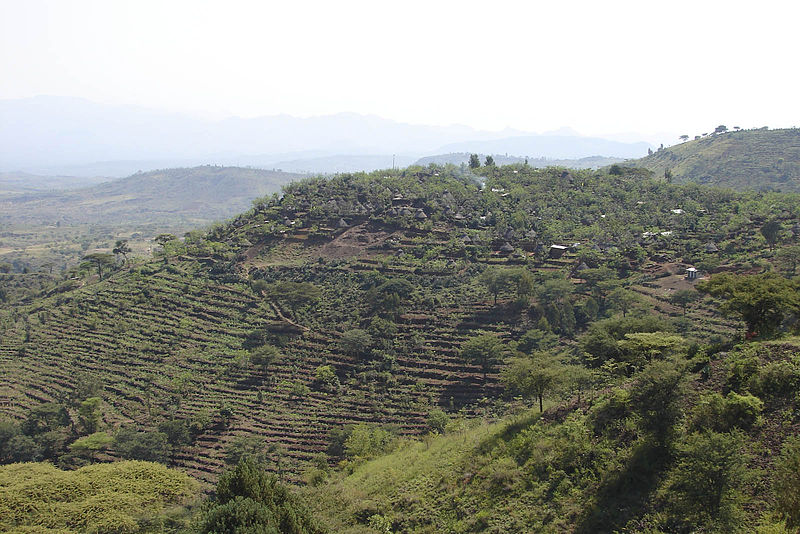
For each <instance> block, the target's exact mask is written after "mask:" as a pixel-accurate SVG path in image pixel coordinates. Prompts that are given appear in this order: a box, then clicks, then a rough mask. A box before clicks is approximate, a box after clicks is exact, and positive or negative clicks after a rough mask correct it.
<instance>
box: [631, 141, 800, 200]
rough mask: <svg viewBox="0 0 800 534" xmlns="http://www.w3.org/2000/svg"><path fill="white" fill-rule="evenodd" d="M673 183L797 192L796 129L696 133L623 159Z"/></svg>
mask: <svg viewBox="0 0 800 534" xmlns="http://www.w3.org/2000/svg"><path fill="white" fill-rule="evenodd" d="M625 165H626V166H631V167H641V168H645V169H649V170H651V171H653V172H654V173H656V175H658V176H664V174H665V172H666V171H669V172H670V173H671V174H672V179H673V180H674V181H675V182H681V183H683V182H697V183H701V184H708V185H716V186H720V187H730V188H733V189H738V190H745V189H755V190H774V191H795V192H797V191H800V129H798V128H787V129H778V130H769V129H767V128H760V129H756V130H740V131H731V132H723V133H717V134H712V135H707V136H703V137H699V138H697V139H695V140H693V141H687V142H685V143H681V144H678V145H674V146H671V147H668V148H664V149H661V150H658V151H656V152H654V153H653V154H652V155H649V156H647V157H644V158H641V159H636V160H631V161H627V162H625Z"/></svg>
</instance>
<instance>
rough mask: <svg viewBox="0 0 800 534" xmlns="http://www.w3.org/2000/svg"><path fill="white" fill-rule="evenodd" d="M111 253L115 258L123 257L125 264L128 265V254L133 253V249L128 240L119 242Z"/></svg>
mask: <svg viewBox="0 0 800 534" xmlns="http://www.w3.org/2000/svg"><path fill="white" fill-rule="evenodd" d="M111 252H112V253H114V255H115V256H122V261H123V263H128V254H130V253H131V247H130V246H128V240H127V239H119V240H117V242H116V244H114V248H113V249H112V250H111Z"/></svg>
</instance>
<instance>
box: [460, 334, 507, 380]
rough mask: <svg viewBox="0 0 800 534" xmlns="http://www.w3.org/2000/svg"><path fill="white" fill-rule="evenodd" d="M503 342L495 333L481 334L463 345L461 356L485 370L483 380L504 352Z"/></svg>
mask: <svg viewBox="0 0 800 534" xmlns="http://www.w3.org/2000/svg"><path fill="white" fill-rule="evenodd" d="M503 350H504V347H503V342H502V341H500V339H499V338H498V337H497V336H495V335H493V334H479V335H477V336H475V337H472V338H470V339H468V340H467V341H465V342H464V344H463V345H462V346H461V358H462V359H463V360H464V361H466V362H467V363H471V364H474V365H478V366H480V368H481V371H483V381H484V382H485V381H486V375H487V374H488V373H489V371H491V370H492V369H493V368H494V366H495V364H496V363H497V362H498V361H499V360H500V357H501V356H502V354H503Z"/></svg>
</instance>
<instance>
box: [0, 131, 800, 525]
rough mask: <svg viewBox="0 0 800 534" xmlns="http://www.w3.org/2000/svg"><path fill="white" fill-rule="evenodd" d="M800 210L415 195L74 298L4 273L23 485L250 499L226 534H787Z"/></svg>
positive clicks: (71, 280) (334, 193) (88, 270)
mask: <svg viewBox="0 0 800 534" xmlns="http://www.w3.org/2000/svg"><path fill="white" fill-rule="evenodd" d="M720 135H729V134H720ZM612 171H613V172H612ZM475 173H480V176H477V175H476V174H475ZM798 206H800V202H798V197H797V196H796V195H793V194H783V193H774V192H773V193H755V192H745V193H736V192H732V191H729V190H722V189H714V188H707V187H701V186H699V185H697V184H688V185H675V184H670V183H666V182H664V181H660V180H659V181H655V180H651V179H649V178H648V173H647V172H644V171H639V170H635V169H630V168H628V167H625V166H621V165H620V166H617V167H616V168H614V169H610V170H609V172H605V171H600V172H594V171H569V170H566V169H545V170H536V169H533V168H532V167H530V166H528V165H522V164H520V165H513V166H498V165H483V166H479V167H476V169H474V170H469V168H468V167H467V166H464V167H463V168H461V167H454V166H443V167H441V166H430V167H424V168H423V167H413V168H409V169H403V170H387V171H381V172H377V173H372V174H346V175H340V176H336V177H333V178H330V179H321V178H309V179H306V180H302V181H300V182H296V183H293V184H291V185H288V186H287V187H286V188H285V189H284V194H283V196H281V197H279V196H277V195H273V196H269V197H264V198H261V199H259V200H257V201H256V202H255V203H254V204H253V206H252V208H251V209H250V210H249V211H247V212H246V213H243V214H241V215H239V216H237V217H235V218H233V219H231V220H229V221H227V222H225V223H223V224H219V225H216V226H214V227H212V228H210V229H209V230H208V231H206V232H201V231H192V232H188V233H186V234H185V235H184V236H183V238H182V239H181V238H176V237H175V236H174V235H171V234H159V235H157V236H156V237H155V239H154V240H153V241H152V246H153V251H152V257H151V258H147V259H141V258H140V259H138V260H137V259H136V258H135V255H133V254H131V253H129V252H128V251H127V248H126V247H127V246H128V244H127V243H124V242H123V241H124V238H120V239H118V241H119V242H118V243H117V242H113V243H114V244H113V247H109V251H110V252H111V253H112V254H115V255H116V257H114V256H112V255H111V254H109V255H108V257H106V256H99V257H98V256H94V254H101V255H102V254H106V252H96V253H95V252H91V251H88V250H87V251H86V253H85V254H82V257H83V256H85V257H87V258H88V259H87V261H86V262H85V263H84V264H82V265H81V264H79V265H78V266H76V267H75V268H74V269H71V270H70V271H69V273H68V277H67V278H63V279H59V278H58V277H57V276H56V275H53V276H52V277H50V278H49V280H47V281H43V282H42V283H41V284H38V285H37V284H35V283H33V282H31V283H30V285H27V286H26V284H27V283H28V282H26V281H25V280H28V278H24V276H27V275H23V273H13V274H12V273H11V272H8V273H0V276H3V275H11V276H13V277H14V278H13V280H17V281H18V282H19V284H18V285H17V286H15V285H13V284H11V283H9V284H8V285H7V286H4V287H7V288H8V290H7V291H8V293H7V294H8V295H10V298H8V300H9V305H8V306H5V307H3V308H2V309H0V362H2V366H3V370H4V372H3V373H2V374H0V413H2V415H3V417H4V421H3V422H0V459H2V461H3V462H4V463H10V462H19V461H39V460H47V461H50V462H53V464H55V465H58V466H59V467H63V468H70V469H76V468H80V467H81V466H86V465H88V464H94V465H105V464H104V462H110V461H115V460H119V459H134V460H149V461H156V462H161V463H164V464H166V465H169V466H173V467H179V468H181V469H183V470H185V472H187V473H188V474H189V475H191V476H192V477H194V478H196V479H198V480H200V481H201V482H204V483H207V484H209V485H211V484H216V483H217V482H219V483H220V484H222V481H227V482H225V484H229V483H231V484H232V482H231V481H233V480H239V481H240V482H241V483H240V482H236V484H237V488H239V489H236V490H235V491H234V490H231V491H227V490H225V491H227V493H225V491H223V489H222V488H223V486H219V487H218V490H217V499H216V500H214V499H213V498H212V499H210V500H209V501H208V503H207V504H206V505H204V507H203V509H202V510H200V511H197V512H196V513H194V519H195V521H196V522H195V524H194V525H193V526H192V527H191V528H193V529H195V530H198V529H200V530H202V531H204V532H219V531H233V530H236V529H240V528H241V529H242V530H241V531H242V532H244V531H248V532H274V531H277V532H281V531H291V532H294V531H298V532H302V531H313V529H316V528H317V527H316V526H313V525H316V524H317V523H316V520H318V521H319V523H320V524H323V525H324V526H326V528H327V529H328V530H329V531H332V532H374V531H379V532H478V531H487V532H530V531H545V532H547V531H574V532H613V531H650V532H654V533H655V532H674V531H685V532H690V531H725V532H732V531H737V530H740V531H753V530H755V529H756V528H758V527H759V526H760V527H763V528H773V529H779V528H782V527H780V526H779V525H780V524H781V523H783V522H785V521H789V522H791V521H794V519H791V518H792V517H796V514H795V512H796V511H793V508H792V506H793V504H792V502H791V501H785V500H780V499H777V498H776V497H775V493H774V491H775V488H776V487H777V486H779V485H780V484H787V485H790V484H793V481H792V478H791V476H790V474H788V470H789V469H790V467H785V466H790V465H791V462H792V461H793V460H792V459H791V458H792V454H793V453H792V450H793V448H792V445H791V441H789V440H788V438H789V436H791V435H792V434H793V433H794V432H795V430H796V428H798V426H800V419H798V415H797V414H798V413H800V411H798V410H797V409H796V406H795V404H796V402H797V394H798V391H799V390H798V388H800V357H798V356H797V354H798V352H800V351H798V348H797V340H796V338H792V337H791V336H792V335H793V334H796V333H797V332H798V322H797V319H796V318H797V314H798V301H797V298H798V297H797V295H798V285H797V280H796V278H795V274H794V273H793V271H795V269H794V267H795V265H793V264H792V257H793V250H794V248H796V247H798V246H799V244H798V239H800V235H798V234H799V233H798V232H794V231H793V230H792V229H793V228H794V224H795V222H796V220H797V219H798V217H799V216H800V208H799V207H798ZM772 221H775V223H776V224H772ZM765 228H766V229H767V231H766V232H765V231H764V229H765ZM772 230H774V232H773V231H772ZM773 249H774V250H773ZM128 256H130V257H128ZM96 258H97V259H99V258H105V259H104V260H102V263H98V262H97V261H95V259H96ZM106 259H107V260H110V261H108V262H107V263H106V261H105V260H106ZM690 267H695V268H696V270H688V268H690ZM7 270H9V271H13V267H12V268H11V269H7ZM698 271H699V273H700V274H699V278H700V279H701V280H696V279H695V276H694V274H695V273H697V272H698ZM30 274H31V273H28V275H30ZM9 280H12V278H11V277H9ZM15 283H16V282H15ZM698 289H700V290H701V291H698ZM786 451H788V452H786ZM780 466H784V467H780ZM225 469H233V470H232V471H228V472H227V473H228V474H225V475H222V473H223V472H225ZM693 472H698V473H704V474H705V475H706V477H705V478H704V479H703V480H704V483H703V484H700V483H699V482H697V481H695V480H694V479H693V477H692V475H691V473H693ZM779 473H782V474H781V475H780V477H778V474H779ZM773 476H775V477H776V478H775V483H774V484H773V482H772V480H773V479H772V477H773ZM220 477H222V478H220ZM779 479H780V482H778V480H779ZM303 482H306V483H307V486H306V487H304V488H302V489H300V490H296V489H290V487H289V486H290V485H294V484H302V483H303ZM705 482H708V483H707V484H706V483H705ZM284 484H286V485H287V486H286V487H284ZM245 486H246V487H248V488H251V489H246V488H245V489H241V488H244V487H245ZM786 487H789V486H786ZM252 488H261V489H252ZM262 490H263V491H262ZM223 495H224V496H223ZM302 501H305V502H308V503H311V504H312V506H313V508H314V512H315V517H316V520H313V521H312V520H311V519H310V516H309V515H307V514H306V512H305V511H303V510H304V506H303V505H301V502H302ZM184 512H185V511H182V512H181V513H184ZM185 513H189V512H185ZM792 514H795V515H794V516H793V515H792ZM286 517H296V518H297V521H299V522H295V523H292V521H289V520H286V521H289V523H292V524H293V525H294V526H291V525H289V526H287V525H288V523H286V522H285V521H284V518H286ZM307 520H308V521H307ZM312 523H313V524H312ZM792 524H794V523H792ZM201 525H203V526H202V527H201ZM246 525H249V526H246ZM295 527H297V529H299V530H297V529H295ZM248 528H249V529H250V530H246V529H248ZM285 528H289V530H282V529H285ZM292 529H295V530H292Z"/></svg>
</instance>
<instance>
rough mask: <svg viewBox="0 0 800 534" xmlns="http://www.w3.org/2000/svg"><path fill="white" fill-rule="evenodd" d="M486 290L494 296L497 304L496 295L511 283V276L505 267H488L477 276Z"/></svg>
mask: <svg viewBox="0 0 800 534" xmlns="http://www.w3.org/2000/svg"><path fill="white" fill-rule="evenodd" d="M479 280H480V282H481V284H483V285H484V286H485V287H486V289H487V291H489V293H491V294H492V296H494V303H495V305H497V296H498V295H499V294H500V292H502V291H503V290H504V289H506V288H507V287H508V286H509V285H510V283H511V277H510V276H509V272H508V270H507V269H502V268H500V267H489V268H487V269H486V270H485V271H483V272H482V273H481V275H480V277H479Z"/></svg>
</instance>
